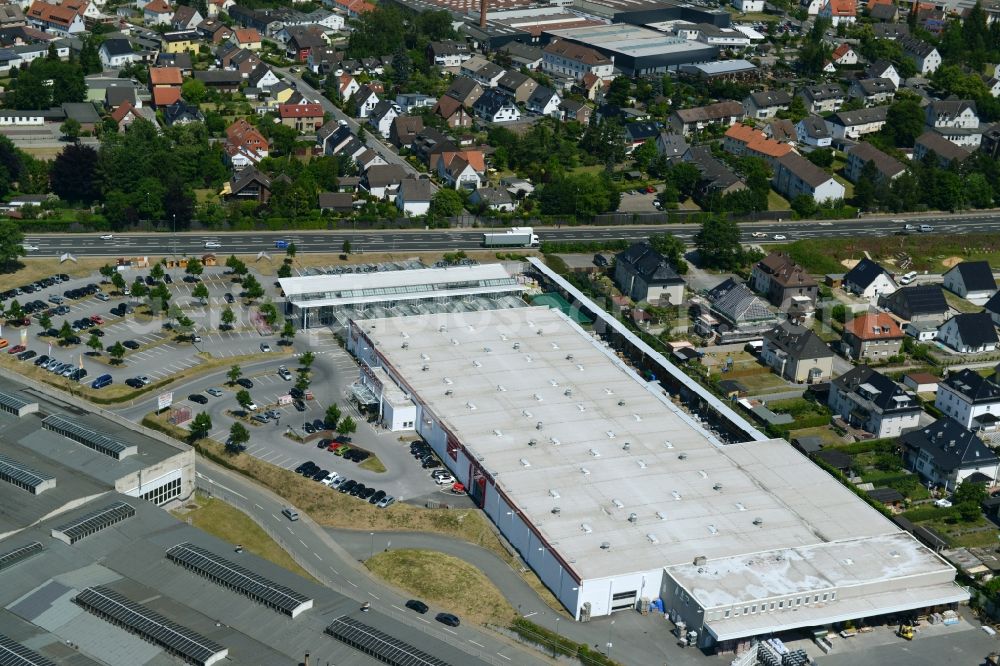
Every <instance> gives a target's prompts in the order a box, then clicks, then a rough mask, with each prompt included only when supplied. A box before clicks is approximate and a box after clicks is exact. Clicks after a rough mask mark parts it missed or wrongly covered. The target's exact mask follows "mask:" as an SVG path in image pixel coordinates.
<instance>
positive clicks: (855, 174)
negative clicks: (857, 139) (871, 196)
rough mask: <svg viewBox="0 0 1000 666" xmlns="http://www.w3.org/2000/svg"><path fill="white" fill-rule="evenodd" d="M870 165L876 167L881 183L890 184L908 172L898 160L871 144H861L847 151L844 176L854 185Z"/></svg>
mask: <svg viewBox="0 0 1000 666" xmlns="http://www.w3.org/2000/svg"><path fill="white" fill-rule="evenodd" d="M869 163H870V164H872V165H873V166H874V167H875V175H876V177H877V178H878V180H879V181H880V182H889V181H891V180H893V179H895V178H897V177H898V176H900V175H902V174H903V172H904V171H906V167H905V166H903V163H902V162H900V161H899V160H897V159H896V158H894V157H890V156H889V155H886V154H885V153H883V152H882V151H881V150H879V149H878V148H876V147H875V146H873V145H872V144H870V143H859V144H857V145H854V146H851V147H850V148H848V149H847V164H846V165H845V166H844V176H846V177H847V180H849V181H851V182H852V183H857V182H858V181H859V180H861V174H862V172H863V171H864V169H865V166H867V165H868V164H869Z"/></svg>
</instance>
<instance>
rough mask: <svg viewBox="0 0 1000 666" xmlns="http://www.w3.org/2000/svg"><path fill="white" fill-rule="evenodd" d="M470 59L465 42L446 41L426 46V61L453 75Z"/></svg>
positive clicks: (470, 55) (470, 52)
mask: <svg viewBox="0 0 1000 666" xmlns="http://www.w3.org/2000/svg"><path fill="white" fill-rule="evenodd" d="M471 57H472V51H471V49H469V45H468V44H466V43H465V42H459V41H457V40H454V39H447V40H444V41H440V42H430V43H429V44H428V45H427V59H428V61H429V62H430V64H432V65H435V66H437V67H442V68H444V69H447V70H449V71H451V72H452V73H453V74H454V73H457V72H458V68H459V67H461V66H462V63H463V62H465V61H466V60H468V59H469V58H471Z"/></svg>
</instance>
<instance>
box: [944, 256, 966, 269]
mask: <svg viewBox="0 0 1000 666" xmlns="http://www.w3.org/2000/svg"><path fill="white" fill-rule="evenodd" d="M963 261H965V260H964V259H962V257H948V258H947V259H942V260H941V265H942V266H944V267H945V268H954V267H955V266H956V265H957V264H960V263H962V262H963Z"/></svg>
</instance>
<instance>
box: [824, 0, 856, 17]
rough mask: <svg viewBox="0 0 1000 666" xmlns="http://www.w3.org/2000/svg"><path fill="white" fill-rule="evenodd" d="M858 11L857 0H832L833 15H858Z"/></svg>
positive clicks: (831, 13) (831, 11)
mask: <svg viewBox="0 0 1000 666" xmlns="http://www.w3.org/2000/svg"><path fill="white" fill-rule="evenodd" d="M857 13H858V3H857V0H830V15H831V16H856V15H857Z"/></svg>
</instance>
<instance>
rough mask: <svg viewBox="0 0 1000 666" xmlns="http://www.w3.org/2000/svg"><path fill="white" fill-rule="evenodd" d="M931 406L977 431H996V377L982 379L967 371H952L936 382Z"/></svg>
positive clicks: (999, 387)
mask: <svg viewBox="0 0 1000 666" xmlns="http://www.w3.org/2000/svg"><path fill="white" fill-rule="evenodd" d="M934 406H935V407H937V408H938V409H939V410H941V412H942V413H944V414H946V415H948V416H950V417H951V418H953V419H955V420H956V421H958V422H959V423H960V424H962V426H963V427H965V428H968V429H969V430H972V431H973V432H977V431H980V430H996V429H997V426H998V424H1000V377H998V375H997V372H996V371H994V372H993V374H991V375H989V376H987V377H984V376H982V375H981V374H979V373H978V372H976V371H975V370H970V369H968V368H966V369H964V370H959V371H958V372H952V373H951V374H949V375H948V376H947V377H945V378H944V379H942V380H941V381H940V382H938V390H937V395H936V396H935V398H934Z"/></svg>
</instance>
